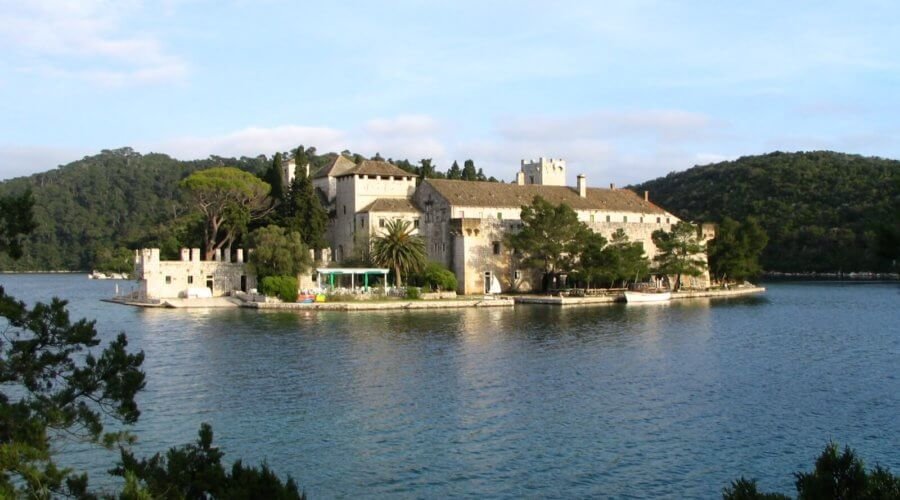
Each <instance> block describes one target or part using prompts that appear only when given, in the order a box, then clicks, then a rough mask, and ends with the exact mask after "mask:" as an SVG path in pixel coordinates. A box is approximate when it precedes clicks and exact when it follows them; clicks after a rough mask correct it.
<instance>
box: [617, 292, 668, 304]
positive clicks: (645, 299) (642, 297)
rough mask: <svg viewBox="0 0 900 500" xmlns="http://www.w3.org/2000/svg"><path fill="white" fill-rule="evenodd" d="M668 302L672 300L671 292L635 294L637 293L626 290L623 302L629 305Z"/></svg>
mask: <svg viewBox="0 0 900 500" xmlns="http://www.w3.org/2000/svg"><path fill="white" fill-rule="evenodd" d="M670 300H672V292H669V291H659V292H648V291H644V292H637V291H632V290H627V291H626V292H625V302H627V303H629V304H645V303H652V302H668V301H670Z"/></svg>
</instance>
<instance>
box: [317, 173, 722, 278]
mask: <svg viewBox="0 0 900 500" xmlns="http://www.w3.org/2000/svg"><path fill="white" fill-rule="evenodd" d="M313 182H314V185H315V186H316V187H317V188H318V190H319V191H320V194H321V197H322V199H323V200H325V202H326V203H327V207H328V210H329V213H330V216H331V217H330V226H329V234H328V240H329V242H330V245H331V249H330V250H331V252H330V255H331V256H332V260H334V261H336V262H338V263H341V262H344V261H347V260H353V259H357V258H359V257H360V256H361V255H362V254H363V252H364V251H365V250H366V249H367V248H368V245H369V241H370V240H371V238H372V237H374V236H376V235H377V234H379V232H380V230H381V228H382V227H384V225H385V223H386V221H388V220H390V219H396V218H402V219H407V220H409V221H411V223H412V227H413V230H414V232H415V233H417V234H419V235H421V236H422V237H423V238H424V240H425V243H426V249H427V252H428V259H429V260H432V261H436V262H440V263H441V264H443V265H445V266H447V267H448V268H449V269H451V270H452V271H453V272H454V273H455V274H456V276H457V279H458V281H459V290H458V291H459V292H461V293H466V294H471V293H484V292H486V291H487V290H488V289H489V288H490V286H491V283H492V282H494V281H497V282H499V284H500V288H501V290H502V291H504V292H507V291H523V292H524V291H529V290H532V289H534V288H536V287H537V284H538V282H537V280H538V279H539V276H538V275H537V274H536V273H534V272H533V271H530V270H526V269H520V268H518V267H517V266H516V262H517V259H516V258H515V256H514V252H513V251H512V249H510V248H506V246H505V245H504V243H503V242H504V237H503V236H504V234H506V233H508V232H510V231H516V230H518V229H520V228H521V227H522V222H521V207H522V206H523V205H528V204H530V203H531V202H532V200H533V199H534V197H535V196H541V197H543V198H544V199H546V200H547V201H549V202H550V203H553V204H560V203H565V204H567V205H569V206H570V207H572V208H573V209H574V210H575V212H576V213H577V214H578V218H579V220H581V221H583V222H584V223H585V224H587V225H588V227H590V228H591V230H593V231H594V232H597V233H600V234H602V235H604V236H606V237H607V238H609V237H610V236H611V235H612V234H613V233H614V232H616V230H618V229H622V230H624V231H625V234H626V235H628V237H629V239H630V240H631V241H639V242H641V243H642V244H643V245H644V249H645V250H646V252H647V255H648V256H649V257H651V258H652V257H653V256H654V255H655V254H656V252H657V250H656V246H655V245H654V244H653V240H652V239H651V234H652V233H653V232H654V231H656V230H658V229H663V230H667V231H668V230H670V229H671V227H672V225H674V224H675V223H677V222H678V221H679V219H678V218H677V217H675V216H674V215H672V214H671V213H669V212H667V211H666V210H664V209H663V208H660V207H659V206H657V205H655V204H653V203H652V202H650V200H649V197H648V193H644V194H643V196H639V195H638V194H636V193H634V192H632V191H630V190H626V189H616V187H615V186H614V185H610V187H609V188H589V187H587V180H586V179H585V177H584V176H583V175H579V176H578V180H577V184H576V186H575V187H569V186H566V164H565V162H564V161H563V160H558V159H545V158H539V159H538V160H531V161H525V160H523V161H522V164H521V167H520V171H519V172H518V174H517V176H516V182H515V183H511V184H504V183H494V182H474V181H456V180H442V179H426V180H424V181H421V182H419V183H418V184H417V180H416V177H415V176H414V175H413V174H411V173H409V172H406V171H404V170H402V169H400V168H397V167H396V166H394V165H391V164H390V163H387V162H382V161H371V160H366V161H363V162H361V163H360V164H359V165H354V164H353V162H352V161H351V160H349V159H347V158H344V157H341V156H339V157H337V158H335V160H333V161H332V162H331V163H330V164H329V165H327V166H326V167H325V168H324V169H322V170H321V171H320V172H319V173H318V174H317V175H316V176H315V178H314V180H313ZM703 231H704V234H703V237H704V238H705V239H708V238H711V237H712V235H713V234H712V231H713V230H712V228H711V227H709V226H704V228H703ZM707 283H708V275H706V276H704V277H701V279H699V280H695V281H694V283H692V284H693V285H694V286H704V285H705V284H707Z"/></svg>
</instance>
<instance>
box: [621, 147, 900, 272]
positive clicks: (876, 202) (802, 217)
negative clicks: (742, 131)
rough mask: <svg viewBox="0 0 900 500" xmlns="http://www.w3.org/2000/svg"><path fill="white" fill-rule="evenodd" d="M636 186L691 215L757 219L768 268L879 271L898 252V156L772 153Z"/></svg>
mask: <svg viewBox="0 0 900 500" xmlns="http://www.w3.org/2000/svg"><path fill="white" fill-rule="evenodd" d="M635 189H636V190H637V191H638V192H640V191H643V190H648V191H650V198H651V199H652V200H653V201H654V202H655V203H657V204H659V205H660V206H662V207H665V208H666V209H667V210H669V211H671V212H672V213H674V214H675V215H678V216H679V217H681V218H683V219H687V220H692V221H712V222H718V221H720V220H722V218H723V217H725V216H727V217H731V218H732V219H738V220H743V219H746V218H747V217H748V216H753V217H756V218H757V219H758V220H759V222H760V223H761V224H762V226H763V227H764V228H765V229H766V231H767V232H768V234H769V238H770V239H769V245H768V247H767V248H766V250H765V252H764V254H763V256H762V259H761V263H762V265H763V268H764V269H766V270H768V271H788V272H808V271H817V272H821V271H844V272H851V271H880V270H888V269H889V268H890V266H891V261H892V259H897V258H900V256H898V241H897V236H898V234H897V233H898V231H900V229H898V224H900V222H898V217H900V161H896V160H886V159H882V158H870V157H863V156H857V155H848V154H842V153H834V152H829V151H817V152H808V153H781V152H775V153H770V154H766V155H760V156H747V157H743V158H739V159H737V160H735V161H727V162H722V163H716V164H712V165H705V166H699V167H694V168H692V169H690V170H687V171H684V172H674V173H671V174H669V175H667V176H665V177H661V178H658V179H654V180H652V181H648V182H645V183H643V184H640V185H638V186H635Z"/></svg>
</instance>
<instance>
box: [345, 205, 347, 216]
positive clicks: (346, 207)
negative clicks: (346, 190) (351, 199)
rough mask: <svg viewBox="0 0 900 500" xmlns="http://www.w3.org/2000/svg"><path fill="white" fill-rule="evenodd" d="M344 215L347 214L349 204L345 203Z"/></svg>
mask: <svg viewBox="0 0 900 500" xmlns="http://www.w3.org/2000/svg"><path fill="white" fill-rule="evenodd" d="M344 215H347V205H344Z"/></svg>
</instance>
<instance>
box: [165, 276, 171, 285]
mask: <svg viewBox="0 0 900 500" xmlns="http://www.w3.org/2000/svg"><path fill="white" fill-rule="evenodd" d="M166 284H167V285H171V284H172V277H171V276H166Z"/></svg>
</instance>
